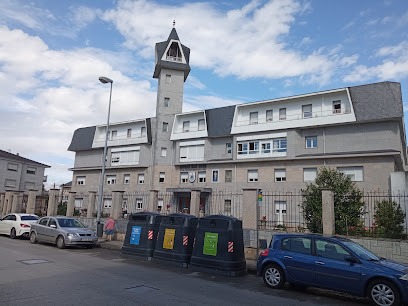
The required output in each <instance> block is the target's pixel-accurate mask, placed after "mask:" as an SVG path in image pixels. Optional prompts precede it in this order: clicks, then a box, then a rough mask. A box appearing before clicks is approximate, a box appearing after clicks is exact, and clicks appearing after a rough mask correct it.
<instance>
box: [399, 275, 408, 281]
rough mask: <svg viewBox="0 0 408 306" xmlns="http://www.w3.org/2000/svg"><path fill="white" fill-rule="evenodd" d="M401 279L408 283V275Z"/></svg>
mask: <svg viewBox="0 0 408 306" xmlns="http://www.w3.org/2000/svg"><path fill="white" fill-rule="evenodd" d="M399 279H402V280H405V281H408V274H405V275H403V276H401V277H400V278H399Z"/></svg>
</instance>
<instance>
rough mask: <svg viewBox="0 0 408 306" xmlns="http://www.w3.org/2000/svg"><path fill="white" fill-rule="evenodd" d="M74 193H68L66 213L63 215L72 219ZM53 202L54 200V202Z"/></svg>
mask: <svg viewBox="0 0 408 306" xmlns="http://www.w3.org/2000/svg"><path fill="white" fill-rule="evenodd" d="M75 194H76V192H75V191H70V192H69V195H68V204H67V213H66V214H65V215H66V216H67V217H72V216H73V215H74V210H75ZM54 198H55V197H54ZM54 201H55V200H54Z"/></svg>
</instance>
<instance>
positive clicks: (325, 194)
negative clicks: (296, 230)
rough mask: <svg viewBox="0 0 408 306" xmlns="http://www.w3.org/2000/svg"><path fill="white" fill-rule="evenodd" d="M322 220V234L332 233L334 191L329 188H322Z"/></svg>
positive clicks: (333, 225) (333, 226) (333, 231)
mask: <svg viewBox="0 0 408 306" xmlns="http://www.w3.org/2000/svg"><path fill="white" fill-rule="evenodd" d="M322 222H323V235H334V234H335V219H334V193H333V190H331V189H322Z"/></svg>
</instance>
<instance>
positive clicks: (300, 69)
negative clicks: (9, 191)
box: [0, 0, 408, 187]
mask: <svg viewBox="0 0 408 306" xmlns="http://www.w3.org/2000/svg"><path fill="white" fill-rule="evenodd" d="M173 20H175V21H176V30H177V32H178V35H179V38H180V40H181V42H182V43H183V44H184V45H186V46H188V47H189V48H190V49H191V54H190V66H191V69H192V70H191V73H190V75H189V78H188V79H187V81H186V84H185V92H184V106H183V111H191V110H196V109H206V108H214V107H221V106H226V105H231V104H238V103H247V102H253V101H259V100H265V99H273V98H280V97H286V96H291V95H296V94H304V93H310V92H316V91H321V90H328V89H334V88H343V87H347V86H354V85H359V84H367V83H374V82H379V81H397V82H400V83H401V84H402V91H403V101H404V102H406V101H407V95H408V87H407V79H408V2H407V1H402V0H398V1H397V0H359V1H355V0H342V1H338V0H325V1H319V0H309V1H307V0H275V1H274V0H271V1H266V0H265V1H261V0H259V1H243V0H239V1H216V0H214V1H207V2H204V1H181V0H166V1H146V0H144V1H142V0H141V1H136V0H116V1H112V0H99V1H85V0H77V1H74V0H71V1H68V0H59V1H55V0H35V1H23V0H2V1H1V2H0V99H1V103H0V122H1V124H0V136H1V140H0V149H2V150H6V151H10V152H12V153H19V154H20V155H21V156H24V157H26V158H30V159H33V160H35V161H38V162H42V163H45V164H47V165H50V166H51V168H50V169H47V170H46V175H48V182H47V186H48V187H50V186H53V185H54V184H55V185H56V186H59V185H60V184H62V183H66V182H68V181H70V180H71V178H72V173H71V172H70V171H68V168H70V167H73V165H74V153H73V152H68V151H67V148H68V146H69V144H70V141H71V138H72V134H73V132H74V130H75V129H77V128H79V127H84V126H92V125H98V124H104V123H105V122H106V114H107V104H108V99H109V86H107V85H103V84H101V83H100V82H99V81H98V77H99V76H107V77H109V78H111V79H113V81H114V83H113V93H112V110H111V121H113V122H120V121H128V120H133V119H138V118H145V117H152V116H154V113H155V104H156V89H157V80H156V79H153V78H152V75H153V69H154V45H155V43H156V42H160V41H165V40H167V37H168V35H169V34H170V31H171V28H172V23H173ZM404 109H405V110H406V109H407V107H406V105H404Z"/></svg>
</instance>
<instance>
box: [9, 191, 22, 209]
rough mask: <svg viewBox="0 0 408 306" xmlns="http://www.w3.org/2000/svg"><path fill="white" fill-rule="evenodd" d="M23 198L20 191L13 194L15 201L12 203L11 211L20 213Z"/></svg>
mask: <svg viewBox="0 0 408 306" xmlns="http://www.w3.org/2000/svg"><path fill="white" fill-rule="evenodd" d="M22 200H23V196H22V194H21V193H20V192H15V193H14V194H13V201H12V204H11V211H12V212H16V213H20V212H21V206H22V205H21V202H22Z"/></svg>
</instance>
